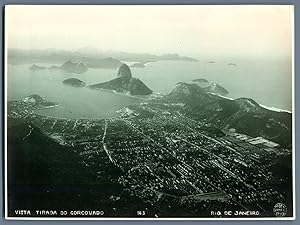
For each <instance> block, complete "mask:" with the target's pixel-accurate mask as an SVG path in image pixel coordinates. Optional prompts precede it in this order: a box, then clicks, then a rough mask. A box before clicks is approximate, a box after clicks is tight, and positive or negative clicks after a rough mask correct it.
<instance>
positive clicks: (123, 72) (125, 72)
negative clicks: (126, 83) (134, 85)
mask: <svg viewBox="0 0 300 225" xmlns="http://www.w3.org/2000/svg"><path fill="white" fill-rule="evenodd" d="M118 77H125V78H131V77H132V75H131V70H130V68H129V66H127V65H126V64H125V63H123V64H122V65H121V66H120V67H119V70H118Z"/></svg>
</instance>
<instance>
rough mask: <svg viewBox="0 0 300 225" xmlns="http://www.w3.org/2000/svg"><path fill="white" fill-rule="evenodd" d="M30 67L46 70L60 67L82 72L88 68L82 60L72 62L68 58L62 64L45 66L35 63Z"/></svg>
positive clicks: (72, 71) (70, 71)
mask: <svg viewBox="0 0 300 225" xmlns="http://www.w3.org/2000/svg"><path fill="white" fill-rule="evenodd" d="M29 69H30V70H32V71H37V70H45V69H49V70H54V69H60V70H64V71H66V72H69V73H78V74H80V73H85V72H86V71H87V70H88V67H87V65H85V64H84V63H82V62H72V61H71V60H68V61H66V62H65V63H63V64H62V65H61V66H50V67H45V66H39V65H36V64H33V65H32V66H31V67H29Z"/></svg>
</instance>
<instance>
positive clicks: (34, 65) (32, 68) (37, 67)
mask: <svg viewBox="0 0 300 225" xmlns="http://www.w3.org/2000/svg"><path fill="white" fill-rule="evenodd" d="M29 69H30V70H32V71H36V70H45V69H47V68H46V67H45V66H38V65H36V64H33V65H32V66H31V67H29Z"/></svg>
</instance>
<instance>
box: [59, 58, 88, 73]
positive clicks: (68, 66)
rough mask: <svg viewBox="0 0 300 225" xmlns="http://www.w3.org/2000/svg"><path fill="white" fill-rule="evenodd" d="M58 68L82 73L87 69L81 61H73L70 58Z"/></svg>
mask: <svg viewBox="0 0 300 225" xmlns="http://www.w3.org/2000/svg"><path fill="white" fill-rule="evenodd" d="M60 69H62V70H64V71H67V72H70V73H78V74H79V73H84V72H86V71H87V70H88V68H87V66H86V65H85V64H84V63H82V62H79V63H73V62H72V61H71V60H68V61H67V62H65V63H64V64H62V65H61V67H60Z"/></svg>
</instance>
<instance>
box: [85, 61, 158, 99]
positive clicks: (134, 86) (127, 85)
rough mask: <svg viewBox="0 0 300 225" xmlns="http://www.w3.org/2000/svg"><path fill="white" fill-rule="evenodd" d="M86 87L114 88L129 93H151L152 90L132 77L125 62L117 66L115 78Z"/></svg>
mask: <svg viewBox="0 0 300 225" xmlns="http://www.w3.org/2000/svg"><path fill="white" fill-rule="evenodd" d="M88 87H89V88H91V89H108V90H114V91H117V92H120V93H129V94H131V95H149V94H152V90H151V89H150V88H148V87H147V85H145V84H144V83H143V82H142V81H141V80H140V79H138V78H134V77H132V74H131V71H130V68H129V67H128V66H127V65H126V64H122V65H121V66H120V67H119V70H118V76H117V78H115V79H113V80H110V81H107V82H103V83H99V84H94V85H90V86H88Z"/></svg>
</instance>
